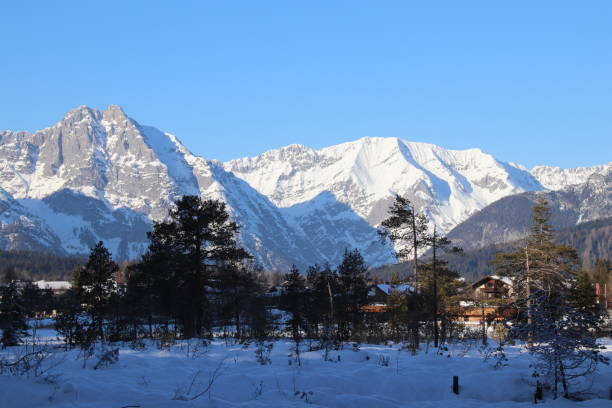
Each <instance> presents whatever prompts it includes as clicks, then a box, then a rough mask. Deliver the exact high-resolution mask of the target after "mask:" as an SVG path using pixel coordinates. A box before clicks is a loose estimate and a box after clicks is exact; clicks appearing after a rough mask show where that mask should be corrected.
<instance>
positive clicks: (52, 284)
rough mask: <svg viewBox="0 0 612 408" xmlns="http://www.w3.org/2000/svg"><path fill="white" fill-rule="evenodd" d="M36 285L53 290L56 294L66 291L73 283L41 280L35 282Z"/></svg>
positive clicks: (39, 287)
mask: <svg viewBox="0 0 612 408" xmlns="http://www.w3.org/2000/svg"><path fill="white" fill-rule="evenodd" d="M33 284H34V286H36V287H38V289H42V290H51V291H52V292H53V293H54V294H61V293H64V292H66V291H67V290H69V289H70V288H71V287H72V284H71V283H70V282H68V281H46V280H39V281H36V282H33Z"/></svg>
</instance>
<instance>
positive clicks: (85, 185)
mask: <svg viewBox="0 0 612 408" xmlns="http://www.w3.org/2000/svg"><path fill="white" fill-rule="evenodd" d="M0 142H1V143H0V187H1V188H2V189H3V190H4V191H2V195H0V247H1V248H2V249H37V250H40V249H46V250H51V251H54V252H57V253H87V252H88V250H89V248H90V247H91V246H92V245H93V244H94V243H95V242H96V241H97V240H104V242H105V244H106V245H107V246H108V247H109V248H110V249H111V251H112V252H113V253H114V254H115V256H116V257H118V258H122V259H125V258H133V257H136V256H138V255H139V254H140V253H142V251H143V250H144V249H145V248H146V245H147V241H146V231H147V230H148V229H149V228H150V222H151V220H159V219H162V218H163V217H165V216H166V214H167V211H168V209H169V207H170V206H171V203H172V202H173V201H174V200H176V198H177V197H179V196H180V195H183V194H199V195H201V196H203V197H205V198H217V199H221V200H223V201H225V202H226V203H227V205H228V207H229V209H230V211H231V213H232V216H233V217H234V218H235V219H236V221H237V222H238V223H239V224H241V225H242V226H243V228H242V231H241V238H240V239H241V243H242V245H244V246H245V247H246V248H247V249H248V250H249V251H250V252H251V253H252V254H254V255H255V256H256V258H257V259H258V261H259V262H260V263H262V265H263V266H264V267H267V268H286V267H287V266H288V265H290V264H292V263H295V264H296V265H298V266H300V267H304V266H306V265H309V264H313V263H315V262H316V263H323V262H326V261H329V262H331V263H332V264H334V263H336V262H338V260H339V259H340V257H341V255H342V252H343V251H344V249H345V248H359V249H360V250H361V251H362V252H363V253H364V255H365V257H366V259H367V260H368V262H370V264H372V265H374V264H380V263H384V262H388V261H390V260H391V259H392V258H391V253H390V251H389V249H388V248H383V247H382V246H381V245H380V244H379V243H378V242H377V236H376V226H377V225H378V224H379V223H380V221H381V220H382V219H383V218H384V217H385V216H386V210H387V208H388V206H389V204H390V203H391V201H392V199H393V195H394V194H402V195H407V196H408V197H410V199H411V200H413V201H414V202H415V203H416V204H417V205H418V206H420V207H421V208H423V209H424V210H425V211H426V213H427V214H428V216H429V217H430V218H432V219H433V220H435V221H436V222H437V223H438V225H439V226H440V227H441V229H442V230H444V231H449V230H450V229H452V228H453V227H454V226H456V225H458V224H459V223H461V222H462V221H464V220H465V219H467V218H468V217H469V216H470V215H472V214H474V213H475V212H477V211H479V210H480V209H482V208H484V207H485V206H487V205H488V204H490V203H492V202H494V201H496V200H498V199H500V198H502V197H506V196H508V195H512V194H517V193H521V192H525V191H534V190H542V189H544V188H550V189H561V188H563V187H565V186H567V185H569V184H576V183H580V182H582V181H583V180H584V181H586V180H587V179H588V178H589V176H591V175H592V174H596V175H597V174H600V175H604V176H605V175H606V174H607V173H609V171H610V168H611V165H612V163H608V164H606V165H602V166H595V167H591V168H583V169H571V170H562V169H559V168H554V167H537V168H534V170H533V171H532V172H529V171H528V170H526V169H525V168H523V167H521V166H518V165H514V164H509V163H504V162H501V161H498V160H496V159H495V158H493V157H492V156H490V155H488V154H486V153H483V152H482V151H481V150H479V149H469V150H461V151H459V150H447V149H443V148H441V147H438V146H435V145H432V144H426V143H414V142H408V141H404V140H401V139H397V138H362V139H359V140H357V141H354V142H350V143H343V144H340V145H337V146H332V147H328V148H324V149H320V150H314V149H311V148H308V147H305V146H301V145H291V146H286V147H283V148H280V149H276V150H272V151H269V152H266V153H264V154H262V155H259V156H257V157H252V158H242V159H236V160H232V161H229V162H227V163H219V162H217V161H210V160H206V159H204V158H201V157H197V156H195V155H193V154H192V153H191V152H189V150H188V149H187V148H186V147H185V146H183V145H182V144H181V142H180V141H179V140H178V139H177V138H176V137H175V136H173V135H172V134H169V133H164V132H162V131H160V130H158V129H156V128H153V127H149V126H144V125H141V124H139V123H138V122H136V121H135V120H133V119H131V118H129V117H128V116H127V115H126V114H125V112H124V111H123V110H122V109H121V108H120V107H118V106H115V105H111V106H109V107H108V108H107V109H106V110H104V111H102V112H101V111H98V110H96V109H92V108H89V107H86V106H81V107H78V108H76V109H74V110H72V111H70V112H69V113H68V114H67V115H66V116H65V117H64V118H62V119H61V120H60V121H59V122H58V123H57V124H55V125H53V126H51V127H49V128H46V129H43V130H40V131H37V132H35V133H28V132H9V131H0ZM26 221H27V222H26ZM26 224H27V228H25V227H23V226H24V225H26ZM37 230H38V231H40V233H39V234H38V238H39V239H35V237H36V236H37V234H36V233H34V232H33V231H37Z"/></svg>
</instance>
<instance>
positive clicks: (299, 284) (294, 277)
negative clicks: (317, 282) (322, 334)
mask: <svg viewBox="0 0 612 408" xmlns="http://www.w3.org/2000/svg"><path fill="white" fill-rule="evenodd" d="M305 288H306V287H305V282H304V277H303V276H302V275H301V274H300V271H299V269H298V268H297V267H296V266H295V265H293V266H292V267H291V270H290V271H289V273H288V274H286V275H285V291H284V295H283V300H282V305H281V307H282V308H283V309H284V310H285V311H286V312H287V313H289V315H290V317H289V318H288V319H287V320H286V321H285V325H286V327H287V328H288V329H289V330H290V331H291V337H292V339H293V343H294V353H295V360H296V363H297V364H298V365H301V360H300V343H301V340H302V330H303V329H304V328H305V326H306V322H305V319H304V292H305Z"/></svg>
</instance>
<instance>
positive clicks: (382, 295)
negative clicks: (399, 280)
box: [361, 283, 414, 312]
mask: <svg viewBox="0 0 612 408" xmlns="http://www.w3.org/2000/svg"><path fill="white" fill-rule="evenodd" d="M413 291H414V288H413V287H412V286H410V285H406V284H399V285H393V284H389V283H378V284H375V285H372V286H370V288H369V290H368V304H367V305H366V306H363V307H362V308H361V309H362V311H364V312H386V311H387V300H388V298H389V296H390V295H391V294H393V293H408V292H413Z"/></svg>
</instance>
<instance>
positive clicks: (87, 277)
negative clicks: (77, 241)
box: [72, 241, 119, 340]
mask: <svg viewBox="0 0 612 408" xmlns="http://www.w3.org/2000/svg"><path fill="white" fill-rule="evenodd" d="M118 270H119V265H117V263H116V262H115V261H113V259H112V256H111V253H110V252H109V251H108V249H106V247H105V246H104V243H103V242H102V241H100V242H98V244H96V246H95V247H93V248H92V249H91V252H90V254H89V259H88V260H87V264H85V266H83V267H82V268H78V269H76V270H75V272H74V275H73V278H72V279H73V284H74V287H75V289H76V292H77V298H78V301H79V302H80V303H81V304H84V305H85V311H86V312H87V314H88V315H89V316H90V318H91V327H90V332H91V335H92V336H93V338H94V339H102V340H106V333H105V330H104V321H105V317H106V313H107V311H108V305H109V302H110V298H111V296H112V294H113V292H115V289H116V282H115V274H116V273H117V271H118Z"/></svg>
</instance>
